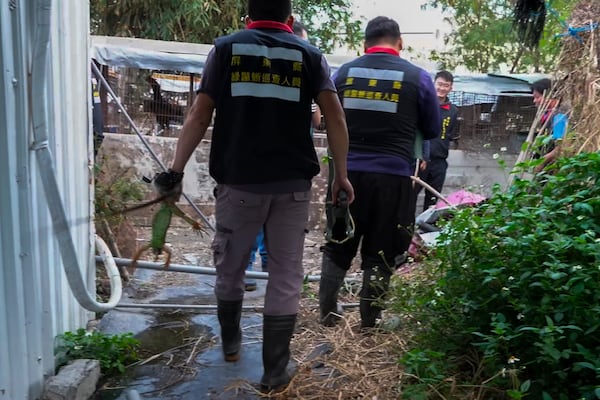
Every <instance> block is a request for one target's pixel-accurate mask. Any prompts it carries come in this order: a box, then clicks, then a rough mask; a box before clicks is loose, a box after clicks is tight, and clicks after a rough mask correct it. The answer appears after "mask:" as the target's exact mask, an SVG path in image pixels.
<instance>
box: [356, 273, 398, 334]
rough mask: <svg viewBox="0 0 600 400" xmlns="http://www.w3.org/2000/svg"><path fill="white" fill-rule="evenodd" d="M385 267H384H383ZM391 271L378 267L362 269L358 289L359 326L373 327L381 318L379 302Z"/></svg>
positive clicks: (385, 290) (388, 282) (386, 288)
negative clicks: (360, 283) (360, 282)
mask: <svg viewBox="0 0 600 400" xmlns="http://www.w3.org/2000/svg"><path fill="white" fill-rule="evenodd" d="M384 268H385V267H384ZM390 276H391V273H390V272H389V271H387V268H385V270H384V269H381V268H379V267H375V268H369V269H365V270H364V271H363V283H362V288H361V291H360V305H359V307H360V327H361V329H365V328H374V327H375V325H376V323H377V320H378V319H380V318H381V311H382V310H383V308H382V307H381V304H380V303H381V302H382V301H383V298H384V296H385V293H386V292H387V290H388V287H389V284H390Z"/></svg>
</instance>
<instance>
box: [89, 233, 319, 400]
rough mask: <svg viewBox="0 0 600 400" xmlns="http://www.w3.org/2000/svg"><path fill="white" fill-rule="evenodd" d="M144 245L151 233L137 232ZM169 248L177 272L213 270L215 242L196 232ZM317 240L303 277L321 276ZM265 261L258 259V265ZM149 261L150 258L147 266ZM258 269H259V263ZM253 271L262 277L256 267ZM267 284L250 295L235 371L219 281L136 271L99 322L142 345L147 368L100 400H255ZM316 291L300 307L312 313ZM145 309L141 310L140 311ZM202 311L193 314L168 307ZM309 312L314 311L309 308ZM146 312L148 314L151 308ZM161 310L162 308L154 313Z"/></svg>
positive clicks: (311, 238) (310, 244) (107, 385)
mask: <svg viewBox="0 0 600 400" xmlns="http://www.w3.org/2000/svg"><path fill="white" fill-rule="evenodd" d="M136 231H137V240H138V241H139V243H140V245H141V244H143V243H145V242H146V241H147V240H148V239H149V235H150V230H149V228H144V227H142V228H140V227H138V228H136ZM167 241H168V243H169V244H170V245H171V248H172V251H173V258H172V260H171V262H172V263H174V264H189V265H199V266H204V267H212V253H211V250H210V241H211V239H210V237H206V236H205V237H204V238H202V237H200V236H199V235H197V234H195V233H194V232H192V231H191V229H189V228H187V227H185V226H182V227H173V228H172V229H171V230H169V234H168V237H167ZM321 244H322V234H321V233H320V232H314V231H313V232H309V234H308V236H307V239H306V243H305V257H304V265H305V273H306V274H310V275H313V274H315V275H316V274H318V273H319V268H320V262H321V253H320V251H319V246H320V245H321ZM257 258H258V259H260V257H257ZM145 259H147V260H149V261H151V260H152V257H151V256H150V255H147V258H145ZM258 264H260V262H258ZM255 270H260V266H259V265H255ZM265 285H266V281H264V280H258V288H257V290H256V291H253V292H246V296H245V299H244V306H245V310H244V313H243V316H242V329H243V341H242V357H241V359H240V361H238V362H236V363H226V362H224V361H223V357H222V353H221V347H220V339H219V336H218V335H219V324H218V320H217V317H216V310H215V309H213V308H212V307H211V306H214V305H215V304H216V300H215V297H214V293H213V288H214V276H208V275H198V274H189V273H178V272H164V271H151V270H146V269H137V270H136V271H135V274H134V276H133V279H132V281H131V282H130V283H129V284H128V285H127V287H126V288H125V291H124V295H123V298H122V300H121V304H122V305H126V306H127V307H119V308H117V309H115V310H112V311H110V312H108V313H106V314H105V315H104V316H103V317H102V319H101V320H100V321H99V322H98V329H99V330H101V331H103V332H105V333H112V334H118V333H125V332H132V333H133V334H134V335H135V337H136V338H137V339H139V340H140V342H141V351H140V355H141V358H142V360H141V361H140V362H138V363H137V364H136V365H133V366H131V367H130V368H128V370H127V373H126V374H125V375H124V376H122V377H120V378H118V379H112V380H110V381H106V382H103V384H102V388H101V389H100V390H99V391H98V394H97V397H96V399H97V400H100V399H101V400H114V399H117V400H121V399H128V398H129V397H128V395H127V391H130V390H135V391H136V392H137V393H138V394H139V397H140V398H143V399H190V400H191V399H215V400H230V399H242V400H244V399H248V400H250V399H257V398H260V396H259V395H258V392H257V386H256V384H257V383H258V381H259V380H260V376H261V374H262V359H261V349H262V314H261V310H260V306H262V302H263V296H264V291H265ZM315 288H316V286H315V285H314V284H313V285H310V286H309V285H307V286H306V287H305V291H304V294H303V296H304V300H303V303H306V304H305V306H307V305H308V306H310V307H314V304H315V301H314V300H315V298H316V290H315ZM140 304H141V305H143V306H144V308H141V306H140V307H139V308H138V307H136V306H135V305H140ZM169 304H170V305H186V306H191V305H199V306H204V307H207V306H208V308H209V309H204V310H194V309H182V308H177V307H173V308H171V307H169V306H168V305H169ZM309 304H310V305H309ZM147 305H154V306H150V307H151V308H146V307H147ZM156 305H159V306H160V307H161V308H154V307H156Z"/></svg>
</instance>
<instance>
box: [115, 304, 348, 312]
mask: <svg viewBox="0 0 600 400" xmlns="http://www.w3.org/2000/svg"><path fill="white" fill-rule="evenodd" d="M340 306H341V307H342V308H343V309H348V308H357V307H359V303H343V304H340ZM116 308H156V309H180V310H205V311H213V310H216V309H217V305H216V304H162V303H158V304H157V303H146V304H136V303H122V304H119V305H117V307H116ZM263 308H264V306H263V305H256V306H242V310H243V311H258V310H262V309H263Z"/></svg>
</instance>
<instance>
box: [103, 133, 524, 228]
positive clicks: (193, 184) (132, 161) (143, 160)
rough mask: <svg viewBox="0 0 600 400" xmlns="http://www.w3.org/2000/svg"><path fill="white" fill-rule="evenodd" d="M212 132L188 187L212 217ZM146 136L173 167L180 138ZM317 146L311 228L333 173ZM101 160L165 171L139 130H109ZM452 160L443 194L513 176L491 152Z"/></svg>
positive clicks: (112, 168)
mask: <svg viewBox="0 0 600 400" xmlns="http://www.w3.org/2000/svg"><path fill="white" fill-rule="evenodd" d="M207 137H208V138H209V139H205V140H203V141H202V143H201V144H200V145H199V146H198V148H197V149H196V151H195V153H194V155H193V156H192V157H191V159H190V161H189V162H188V164H187V166H186V169H185V176H184V180H183V187H184V192H185V193H186V194H187V195H188V196H189V197H190V198H191V199H193V201H194V202H195V204H196V205H197V206H198V207H199V208H200V210H201V211H202V213H203V214H204V215H205V216H207V217H208V218H209V219H211V220H212V218H213V213H214V197H213V194H212V193H213V188H214V186H215V182H214V180H213V179H212V178H211V177H210V176H209V174H208V154H209V148H210V135H207ZM144 139H145V140H146V141H147V142H148V143H149V146H150V148H151V149H152V150H153V151H154V152H155V153H156V155H157V156H158V158H159V159H160V160H162V162H163V163H164V164H165V165H167V166H169V165H170V164H171V161H172V159H173V157H174V154H175V146H176V143H177V139H176V138H170V137H160V136H144ZM315 146H316V149H317V154H318V156H319V159H320V160H321V173H320V174H319V175H318V176H317V177H316V178H315V179H314V181H313V198H312V202H311V212H310V220H309V228H310V229H323V226H324V225H323V221H324V212H323V205H324V202H325V195H326V192H327V185H326V183H327V173H328V169H327V165H325V164H323V163H322V159H323V156H324V155H325V154H326V147H325V146H326V138H325V135H324V134H320V133H317V134H315ZM502 158H503V159H504V161H505V162H506V165H507V166H508V167H509V168H510V167H511V166H512V165H513V164H514V162H515V159H516V156H514V155H510V154H504V153H503V155H502ZM98 160H99V163H100V164H101V168H102V169H103V170H104V171H106V172H107V173H108V174H109V175H111V176H121V175H123V174H130V175H131V176H132V179H134V180H139V181H141V180H142V177H144V176H145V177H148V178H151V177H153V176H154V174H155V173H156V172H158V171H160V167H159V165H158V164H157V163H156V162H155V161H153V159H152V157H151V155H150V152H149V151H148V150H147V149H146V148H145V147H144V145H143V144H142V141H141V140H140V139H139V138H138V137H137V136H136V135H127V134H110V133H107V134H105V139H104V142H103V144H102V147H101V149H100V153H99V154H98ZM448 163H449V165H450V167H449V170H448V175H447V179H446V185H445V187H444V190H443V194H448V193H451V192H453V191H455V190H458V189H463V188H464V189H468V190H472V191H475V192H477V193H481V194H484V195H488V194H489V193H490V189H491V187H492V186H493V185H494V184H495V183H498V184H501V185H503V184H505V183H506V182H507V180H508V170H503V169H501V168H500V167H499V163H498V160H497V159H494V158H493V157H492V156H491V155H489V154H482V153H472V152H465V151H462V150H451V151H450V157H449V159H448ZM274 168H277V166H274ZM151 189H152V188H151V185H147V194H146V198H147V199H151V198H153V196H154V195H155V194H154V193H152V190H151ZM419 204H421V202H420V203H419ZM181 205H182V207H183V208H185V209H186V210H187V211H189V212H190V214H191V215H193V212H194V211H193V210H192V209H191V207H190V206H186V203H185V200H184V199H183V197H182V202H181ZM418 209H420V208H418ZM152 211H153V209H152V208H146V209H142V210H140V211H138V212H135V213H134V214H133V216H134V217H135V219H136V221H135V222H136V223H141V224H149V223H150V217H151V215H152ZM177 221H179V219H177ZM177 221H175V220H174V221H173V223H178V222H177ZM179 223H181V222H179Z"/></svg>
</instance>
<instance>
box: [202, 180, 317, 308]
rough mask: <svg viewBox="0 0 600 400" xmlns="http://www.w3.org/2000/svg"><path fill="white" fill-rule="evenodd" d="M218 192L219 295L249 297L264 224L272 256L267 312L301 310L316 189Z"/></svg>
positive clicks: (216, 247)
mask: <svg viewBox="0 0 600 400" xmlns="http://www.w3.org/2000/svg"><path fill="white" fill-rule="evenodd" d="M216 197H217V201H216V210H215V216H216V225H217V232H216V234H215V237H214V240H213V243H212V250H213V257H214V265H215V268H216V269H217V279H216V285H215V295H216V296H217V298H218V299H220V300H226V301H237V300H241V299H242V298H243V297H244V273H245V270H246V267H247V266H248V257H249V256H250V251H251V249H252V245H253V244H254V241H255V239H256V235H257V234H258V231H259V230H260V228H261V227H262V226H263V225H264V227H265V246H266V249H267V253H268V256H269V280H268V283H267V290H266V294H265V308H264V314H265V315H291V314H296V313H297V312H298V308H299V302H300V292H301V290H302V283H303V279H304V269H303V265H302V256H303V253H304V237H305V235H306V224H307V221H308V207H309V204H310V191H307V192H294V193H283V194H258V193H250V192H245V191H241V190H237V189H234V188H232V187H230V186H227V185H219V186H218V187H217V191H216Z"/></svg>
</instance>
